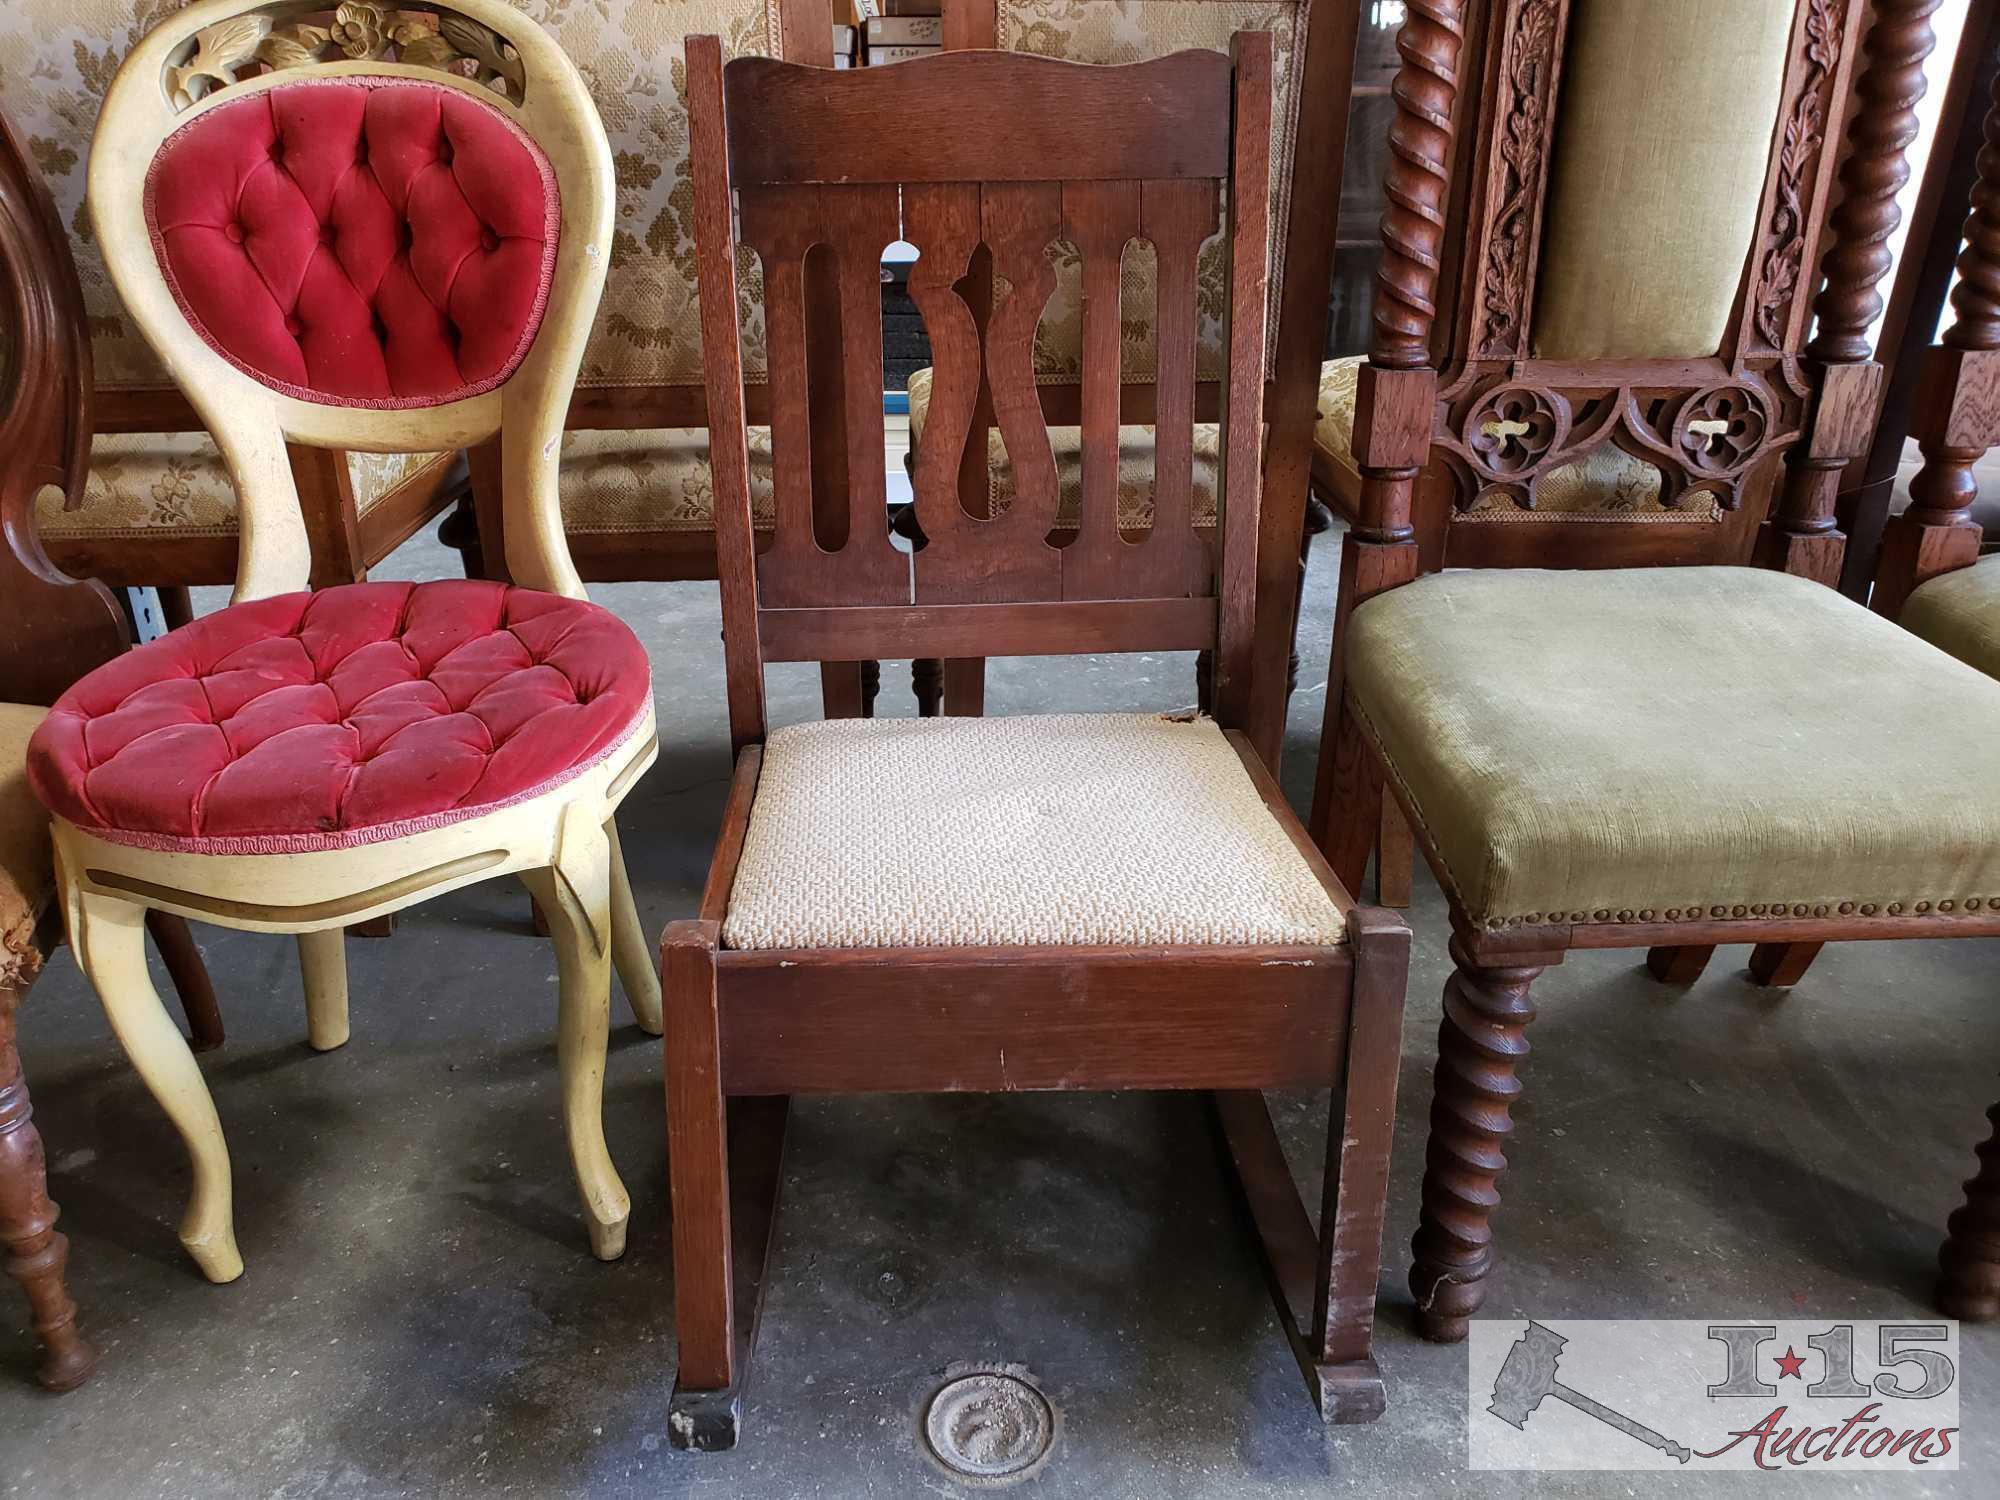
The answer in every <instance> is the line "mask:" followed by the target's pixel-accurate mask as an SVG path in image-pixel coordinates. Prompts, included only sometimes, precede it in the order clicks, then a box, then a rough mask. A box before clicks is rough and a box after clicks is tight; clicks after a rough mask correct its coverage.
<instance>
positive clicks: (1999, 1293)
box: [1937, 1104, 2000, 1321]
mask: <svg viewBox="0 0 2000 1500" xmlns="http://www.w3.org/2000/svg"><path fill="white" fill-rule="evenodd" d="M1986 1118H1987V1119H1988V1120H1990V1121H1992V1122H1993V1130H1992V1133H1991V1134H1989V1135H1988V1136H1987V1137H1986V1141H1985V1143H1984V1144H1983V1145H1981V1146H1980V1148H1979V1173H1978V1175H1977V1176H1975V1177H1974V1178H1972V1180H1971V1181H1969V1182H1967V1183H1966V1185H1965V1204H1964V1206H1963V1207H1962V1208H1960V1209H1959V1210H1958V1211H1957V1212H1955V1213H1954V1214H1952V1216H1951V1224H1950V1230H1951V1237H1950V1238H1949V1239H1947V1240H1946V1241H1945V1242H1944V1249H1943V1250H1941V1251H1939V1252H1938V1266H1939V1269H1940V1270H1941V1271H1942V1273H1943V1274H1942V1275H1940V1276H1939V1278H1938V1290H1937V1302H1938V1310H1939V1311H1940V1312H1942V1313H1943V1314H1944V1315H1945V1316H1946V1317H1948V1318H1964V1319H1966V1320H1968V1321H1971V1320H1973V1319H1979V1320H1982V1321H1983V1320H1985V1319H1988V1318H1996V1317H2000V1104H1996V1105H1994V1106H1993V1108H1991V1109H1989V1110H1988V1111H1986Z"/></svg>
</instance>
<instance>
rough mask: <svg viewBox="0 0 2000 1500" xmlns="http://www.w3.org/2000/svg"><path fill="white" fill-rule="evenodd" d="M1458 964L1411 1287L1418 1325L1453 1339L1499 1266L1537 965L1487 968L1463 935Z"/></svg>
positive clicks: (1448, 1004)
mask: <svg viewBox="0 0 2000 1500" xmlns="http://www.w3.org/2000/svg"><path fill="white" fill-rule="evenodd" d="M1451 956H1452V960H1453V962H1455V963H1456V964H1457V965H1458V968H1457V971H1456V972H1455V973H1453V975H1452V976H1451V978H1450V979H1448V980H1446V981H1445V986H1444V1020H1443V1021H1441V1022H1440V1023H1439V1025H1438V1061H1437V1072H1436V1074H1435V1077H1434V1081H1433V1085H1432V1095H1431V1134H1430V1143H1429V1145H1428V1146H1427V1147H1426V1148H1425V1152H1424V1198H1423V1215H1422V1218H1421V1219H1420V1220H1419V1222H1418V1225H1417V1232H1416V1236H1415V1237H1414V1238H1413V1239H1412V1240H1411V1241H1410V1250H1411V1252H1412V1256H1413V1259H1412V1261H1411V1264H1410V1290H1411V1292H1412V1293H1414V1294H1415V1296H1416V1299H1417V1331H1418V1332H1419V1333H1421V1334H1422V1335H1423V1336H1424V1337H1425V1338H1427V1339H1437V1340H1440V1341H1442V1342H1446V1343H1455V1342H1457V1341H1458V1340H1459V1339H1462V1338H1464V1337H1465V1330H1466V1320H1467V1319H1468V1318H1470V1317H1471V1316H1472V1315H1473V1314H1474V1313H1475V1312H1477V1311H1478V1310H1479V1305H1480V1303H1482V1302H1484V1301H1485V1300H1486V1289H1485V1280H1486V1277H1487V1274H1488V1273H1489V1272H1490V1271H1491V1270H1492V1269H1493V1210H1494V1209H1495V1208H1497V1207H1499V1204H1500V1192H1499V1186H1498V1184H1499V1181H1500V1175H1501V1173H1503V1172H1505V1171H1506V1170H1507V1157H1506V1155H1505V1152H1504V1150H1503V1148H1504V1147H1505V1146H1506V1143H1507V1137H1508V1136H1509V1135H1510V1134H1511V1133H1512V1132H1513V1129H1514V1122H1513V1118H1512V1115H1511V1113H1510V1111H1511V1110H1512V1107H1513V1104H1514V1101H1515V1100H1516V1099H1518V1098H1520V1096H1521V1085H1520V1081H1519V1080H1518V1079H1517V1078H1516V1076H1515V1074H1516V1072H1517V1071H1518V1069H1519V1068H1520V1064H1521V1060H1522V1059H1523V1058H1524V1057H1526V1056H1527V1055H1528V1038H1527V1029H1528V1023H1529V1022H1530V1021H1532V1020H1534V1018H1535V1007H1534V1005H1533V1003H1532V1002H1531V1001H1530V1000H1529V998H1528V989H1529V986H1531V985H1532V984H1533V983H1534V982H1535V980H1536V979H1537V978H1538V977H1539V976H1540V975H1541V973H1542V970H1541V969H1540V968H1539V967H1535V968H1526V967H1524V968H1481V967H1479V966H1478V965H1476V964H1475V963H1474V962H1473V961H1472V958H1471V957H1470V955H1469V954H1468V953H1467V952H1466V950H1465V947H1464V945H1463V944H1462V942H1461V940H1460V939H1458V938H1456V937H1454V938H1453V939H1452V944H1451Z"/></svg>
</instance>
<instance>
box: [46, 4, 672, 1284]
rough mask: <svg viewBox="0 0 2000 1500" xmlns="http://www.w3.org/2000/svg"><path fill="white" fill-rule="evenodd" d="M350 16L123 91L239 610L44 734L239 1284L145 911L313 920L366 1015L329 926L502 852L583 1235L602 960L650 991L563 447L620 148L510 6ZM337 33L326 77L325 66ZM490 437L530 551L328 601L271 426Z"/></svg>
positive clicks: (196, 1093) (606, 624)
mask: <svg viewBox="0 0 2000 1500" xmlns="http://www.w3.org/2000/svg"><path fill="white" fill-rule="evenodd" d="M399 15H400V17H401V19H400V20H399V21H398V22H397V24H396V26H395V27H394V28H393V29H390V30H381V29H379V28H378V29H374V30H370V29H369V28H367V27H363V26H360V25H359V24H358V23H357V22H356V21H354V20H353V18H351V17H348V18H346V19H344V20H341V21H338V22H337V23H336V29H334V30H333V31H332V32H329V31H328V30H326V29H325V28H323V27H319V26H315V25H312V24H310V21H309V19H308V20H302V19H300V16H301V13H300V11H299V9H298V7H296V6H293V5H284V4H279V5H271V6H267V7H258V6H256V5H253V4H246V3H245V0H204V3H200V4H197V5H194V6H191V7H189V8H188V9H187V10H185V11H181V12H178V13H176V14H174V15H172V16H170V17H168V18H167V19H166V20H165V21H164V22H163V23H162V24H161V25H160V26H159V27H158V28H156V29H155V30H154V31H152V32H151V33H150V34H148V35H147V36H146V37H145V38H144V39H143V40H141V41H140V42H139V43H138V44H137V45H136V46H135V47H134V48H133V49H132V51H131V53H130V55H129V56H128V57H127V59H126V61H125V63H124V65H123V67H122V68H121V69H120V70H119V72H118V75H117V77H116V78H115V79H114V80H113V82H112V84H111V86H110V88H109V90H108V91H107V93H106V95H105V101H104V112H103V117H102V119H101V121H100V122H99V126H98V134H97V141H96V147H95V150H94V151H93V154H92V157H91V164H90V200H89V201H90V207H91V213H92V224H93V227H94V229H95V232H96V236H97V239H98V242H99V244H100V245H101V247H102V249H103V253H104V256H105V262H106V265H107V267H108V269H109V272H110V276H111V278H112V281H113V282H114V284H115V285H116V287H117V289H118V291H119V293H120V294H121V296H122V297H123V299H124V303H125V305H126V307H128V308H129V309H130V311H131V315H132V317H133V319H134V321H135V322H136V324H137V325H138V327H139V329H140V331H141V332H142V333H143V334H144V335H145V337H146V339H147V340H148V342H149V343H150V344H151V345H152V346H153V348H154V349H155V351H156V352H157V353H158V354H159V356H160V358H161V360H162V361H163V362H164V364H165V366H166V368H167V369H168V370H169V371H170V372H171V373H172V375H173V377H174V378H175V380H176V381H177V382H178V383H179V384H180V386H181V388H182V389H183V390H184V391H185V392H186V393H187V397H188V399H189V400H190V401H191V402H192V403H193V404H194V406H195V409H196V411H197V412H198V413H199V415H200V417H201V420H202V422H203V423H204V424H205V425H206V427H207V428H208V430H209V431H210V432H212V433H213V434H214V435H215V438H216V441H217V445H218V447H219V449H220V450H221V452H222V455H223V457H224V459H225V461H226V462H227V463H228V465H229V467H230V471H231V475H232V478H233V480H234V482H235V486H236V489H237V492H238V493H239V494H240V495H241V497H242V518H243V526H242V530H241V564H240V567H239V569H238V574H237V585H236V602H235V603H233V604H232V605H231V606H230V607H229V608H228V609H226V610H224V611H222V612H220V613H217V614H214V615H210V616H206V617H204V618H202V619H200V620H198V621H195V622H194V623H193V624H191V625H188V626H185V627H183V628H181V629H179V630H176V631H174V632H172V633H170V634H169V635H167V636H166V637H164V638H162V639H161V640H159V641H156V642H153V643H152V644H151V645H149V646H147V647H144V648H142V649H140V650H138V651H135V652H132V653H130V654H129V655H127V656H124V657H121V658H119V659H118V660H117V661H115V662H113V663H111V664H110V665H108V666H107V667H105V668H103V669H101V670H99V671H98V672H95V673H93V674H91V675H90V676H89V677H86V678H85V679H84V680H83V681H82V682H81V683H79V684H78V685H77V687H76V688H74V689H73V690H71V691H70V692H69V693H67V694H66V695H64V697H63V698H62V699H61V700H60V701H59V702H58V703H57V704H56V706H55V707H54V708H53V709H52V710H51V712H50V715H49V718H48V721H47V722H46V723H45V724H44V725H43V727H42V728H41V729H40V730H39V731H38V732H37V733H36V735H35V738H34V740H33V742H32V744H31V747H30V752H29V776H30V781H31V784H32V785H33V787H34V789H35V792H36V794H37V795H38V796H39V797H40V798H41V799H42V801H43V802H44V804H45V805H47V806H48V807H49V808H50V809H51V810H52V812H53V813H54V815H55V845H56V862H57V870H58V878H59V882H60V897H61V900H62V902H63V907H64V913H65V917H66V920H67V923H68V927H69V932H70V936H71V940H72V942H73V943H74V945H75V949H76V953H77V955H78V959H79V961H80V963H81V965H82V967H83V970H84V972H85V974H86V975H87V976H88V977H89V979H90V980H91V982H92V984H93V985H95V986H96V989H97V992H98V995H99V998H100V999H101V1000H102V1001H103V1003H104V1007H105V1010H106V1012H107V1014H108V1015H109V1016H110V1018H111V1022H112V1026H113V1028H114V1030H115V1031H116V1032H117V1034H118V1037H119V1040H120V1041H121V1042H122V1043H123V1044H124V1046H125V1049H126V1051H127V1053H128V1055H129V1056H130V1057H131V1059H132V1062H133V1064H134V1066H135V1067H136V1068H137V1069H138V1071H139V1073H140V1075H141V1077H142V1078H143V1079H144V1080H145V1082H146V1084H147V1086H148V1087H149V1088H150V1089H151V1090H152V1092H153V1094H154V1096H155V1098H156V1099H157V1100H158V1101H159V1102H160V1104H161V1106H162V1107H163V1108H164V1109H165V1110H166V1112H167V1113H168V1115H169V1116H170V1117H171V1119H172V1120H173V1123H174V1124H175V1126H176V1127H177V1128H178V1129H179V1131H180V1133H181V1135H182V1137H183V1139H184V1140H185V1141H186V1143H187V1146H188V1149H189V1151H190V1152H191V1154H192V1156H193V1158H194V1173H195V1181H194V1194H193V1200H192V1203H191V1205H190V1207H189V1210H188V1214H187V1217H186V1219H185V1221H184V1222H183V1225H182V1230H181V1238H182V1241H183V1243H184V1244H186V1246H187V1247H188V1249H189V1251H190V1252H191V1253H192V1254H193V1256H194V1257H195V1259H196V1260H197V1261H198V1262H199V1264H200V1265H201V1268H202V1270H203V1271H204V1272H205V1273H206V1274H207V1275H208V1276H209V1278H210V1279H211V1280H215V1281H228V1280H230V1279H232V1278H233V1277H235V1276H236V1275H238V1274H240V1272H241V1270H242V1260H241V1258H240V1256H239V1255H238V1253H237V1248H236V1241H235V1234H234V1228H233V1223H232V1214H231V1195H230V1169H229V1158H228V1154H227V1151H226V1148H225V1146H224V1144H223V1138H222V1131H221V1127H220V1124H219V1122H218V1119H217V1115H216V1111H215V1107H214V1104H213V1102H212V1101H211V1100H210V1098H209V1094H208V1090H207V1087H206V1085H205V1084H204V1082H203V1080H202V1077H201V1074H200V1072H199V1071H198V1070H197V1069H196V1067H195V1065H194V1061H193V1059H192V1057H191V1056H190V1055H189V1053H188V1050H187V1048H186V1045H185V1044H184V1042H183V1041H182V1039H181V1037H180V1033H179V1032H178V1031H177V1030H176V1029H175V1028H174V1026H173V1025H172V1023H171V1022H170V1021H169V1020H168V1018H167V1015H166V1013H165V1011H164V1010H163V1009H162V1008H161V1005H160V1002H159V998H158V997H157V995H155V993H154V991H153V987H152V984H151V982H150V980H149V979H148V978H147V976H146V970H145V963H144V958H143V953H142V950H141V947H140V933H141V931H142V927H141V922H142V919H143V917H144V916H145V913H146V912H147V911H148V910H163V911H169V912H174V913H177V914H180V915H183V916H187V917H192V918H197V919H199V920H203V921H210V922H216V923H220V924H222V925H225V926H232V927H238V928H244V929H247V930H250V931H258V932H273V933H294V934H297V935H298V941H299V950H300V956H301V961H302V964H303V968H304V973H305V990H306V1008H307V1029H308V1037H309V1040H310V1041H311V1042H312V1044H313V1046H315V1047H317V1048H322V1049H324V1048H329V1047H336V1046H339V1045H340V1044H341V1043H342V1042H343V1041H345V1040H346V1037H347V990H346V971H345V962H344V958H343V954H342V939H341V929H342V928H343V927H345V926H347V925H350V924H353V923H355V922H358V921H362V920H366V919H370V918H373V917H377V916H381V915H385V914H387V913H390V912H393V911H395V910H398V909H399V908H401V907H404V906H408V905H410V904H412V903H414V902H416V901H419V900H422V899H425V898H427V897H429V896H432V895H435V894H438V893H440V892H443V891H448V890H451V889H454V888H456V887H458V886H461V885H465V884H468V883H470V882H472V881H476V880H485V879H490V878H492V877H494V876H498V875H505V874H518V875H520V876H521V878H522V879H523V881H524V882H525V883H526V884H527V885H528V887H529V888H530V890H531V891H532V892H534V894H535V896H536V898H537V900H538V902H539V904H540V906H541V908H542V909H543V911H544V912H546V913H548V915H549V916H550V918H551V920H552V924H553V926H554V931H555V942H556V948H557V953H558V957H559V968H560V975H561V1002H560V1020H559V1031H558V1059H559V1065H560V1070H561V1074H562V1088H563V1099H564V1110H565V1117H566V1125H567V1128H568V1132H569V1140H570V1150H571V1157H572V1161H573V1163H574V1166H575V1169H576V1175H577V1179H578V1183H579V1186H580V1187H581V1190H582V1194H583V1199H584V1207H585V1212H586V1215H587V1217H588V1220H589V1228H590V1237H591V1243H592V1246H593V1248H594V1249H595V1251H596V1252H597V1254H598V1255H599V1256H600V1257H603V1258H606V1259H610V1258H613V1257H616V1256H617V1255H618V1254H620V1253H621V1252H622V1250H623V1248H624V1240H625V1223H626V1219H627V1216H628V1213H629V1202H628V1199H627V1197H626V1194H625V1190H624V1187H623V1186H622V1184H621V1183H620V1182H619V1180H618V1176H617V1173H616V1171H615V1169H614V1168H613V1166H612V1164H611V1160H610V1157H609V1154H608V1153H607V1150H606V1148H605V1143H604V1134H603V1124H602V1118H601V1116H602V1090H603V1075H604V1051H605V1039H606V1031H607V1026H608V1007H609V994H610V969H611V966H612V964H613V962H614V960H615V963H616V966H617V968H618V970H619V972H620V975H621V977H622V979H623V981H624V983H625V987H626V993H627V995H628V997H629V998H630V999H631V1001H632V1004H633V1008H634V1010H635V1012H637V1013H638V1015H639V1016H640V1018H641V1022H642V1024H643V1025H645V1026H647V1027H648V1028H649V1029H651V1030H654V1031H657V1030H658V1028H659V991H658V986H657V979H656V977H655V973H654V969H653V964H652V960H651V956H650V955H649V954H648V952H647V945H646V942H645V939H644V937H643V935H642V933H641V932H640V930H639V925H638V920H637V915H636V912H635V910H634V908H633V905H632V900H631V894H630V890H629V888H628V886H627V883H626V881H625V877H624V872H623V866H622V861H621V859H620V857H619V853H618V842H617V834H616V830H615V828H614V827H613V825H612V822H611V818H612V814H613V812H614V810H615V809H616V807H617V805H618V802H619V800H620V799H621V798H622V797H623V796H624V794H625V792H626V791H627V790H628V789H629V788H630V787H631V786H632V784H633V782H634V781H635V780H636V779H637V778H638V776H639V775H640V774H641V772H643V771H644V770H645V768H646V767H647V766H648V765H649V764H650V763H651V761H652V760H653V758H654V755H655V754H656V749H657V742H656V738H655V734H654V727H653V709H652V694H651V688H650V680H649V675H648V671H647V665H646V659H645V655H644V652H643V650H642V649H641V647H640V646H639V643H638V641H637V640H636V638H634V637H633V636H632V634H631V632H630V631H629V630H628V629H627V628H626V627H625V626H624V625H623V624H622V623H620V622H619V621H618V620H617V619H616V618H615V617H613V616H611V615H610V614H609V613H608V612H606V611H603V610H601V609H598V608H597V607H595V606H593V605H591V604H590V603H588V602H587V601H586V600H585V599H584V598H583V590H582V586H581V584H580V583H579V582H578V580H577V577H576V572H575V570H574V568H573V567H572V566H571V565H570V562H569V558H568V554H567V552H566V550H565V548H564V545H563V538H562V530H561V524H560V519H559V513H558V503H557V496H556V477H557V465H556V448H557V444H558V442H559V439H560V435H561V428H562V420H563V414H564V411H565V409H566V407H567V403H568V399H569V394H570V390H571V387H572V384H573V383H574V380H575V377H576V370H577V365H578V362H579V360H580V358H581V356H582V351H583V346H584V341H585V338H586V336H587V333H588V330H589V326H590V321H591V318H592V315H593V314H594V312H595V311H596V308H597V303H598V297H599V294H600V292H601V290H602V287H603V281H604V267H605V263H606V260H607V252H608V247H609V243H610V233H611V204H612V189H611V182H612V164H611V155H610V151H609V148H608V146H607V145H606V142H605V137H604V132H603V129H602V127H601V126H600V125H599V124H598V120H597V115H596V111H595V109H594V108H593V106H592V104H591V100H590V96H589V93H588V91H587V89H586V87H585V85H584V83H583V80H582V78H581V77H580V76H579V75H578V74H577V72H576V69H575V68H574V67H573V66H572V65H571V63H570V62H569V60H568V59H567V58H566V57H565V56H564V55H563V54H562V52H561V51H560V50H559V49H558V48H557V47H556V46H555V45H554V43H553V42H552V41H551V40H550V39H549V38H548V37H547V36H546V35H545V34H544V33H543V32H542V31H541V30H540V29H539V28H538V27H536V26H535V25H534V24H533V23H532V22H530V21H528V20H527V19H525V18H524V17H523V16H522V15H521V14H520V13H519V12H518V11H516V10H514V9H512V8H510V7H509V6H507V5H505V4H502V3H499V0H457V3H455V4H454V5H453V6H452V7H451V8H449V9H446V8H442V7H438V8H432V7H426V6H412V7H407V8H404V9H403V10H401V11H400V12H399ZM328 54H333V55H334V60H332V61H322V60H321V59H322V58H323V57H325V56H327V55H328ZM495 434H497V435H498V439H499V443H500V449H501V463H502V467H503V470H504V473H505V499H506V504H507V506H508V507H509V509H510V520H511V522H512V524H511V525H510V526H509V528H508V538H509V555H508V564H509V567H510V570H511V572H512V574H513V576H514V577H515V578H516V579H518V580H519V581H520V584H521V587H518V588H516V587H509V586H506V585H501V584H495V583H483V582H476V581H469V580H468V581H465V582H458V581H447V582H443V583H434V584H420V585H405V584H350V585H345V586H341V587H337V588H332V589H325V590H320V591H318V592H314V593H304V592H298V591H299V590H302V589H304V588H305V585H306V583H307V575H308V555H307V545H306V534H305V528H304V525H303V522H302V519H301V516H300V511H299V506H298V500H297V495H296V491H295V489H294V486H293V481H292V468H291V465H290V463H289V462H288V459H287V448H286V445H287V444H288V443H289V444H294V445H302V446H307V447H314V448H326V449H342V450H360V451H368V452H386V453H393V452H401V451H405V450H414V451H437V450H441V449H452V448H461V447H464V446H466V445H468V444H472V443H477V442H482V441H485V440H486V439H488V438H490V437H493V436H494V435H495Z"/></svg>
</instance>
